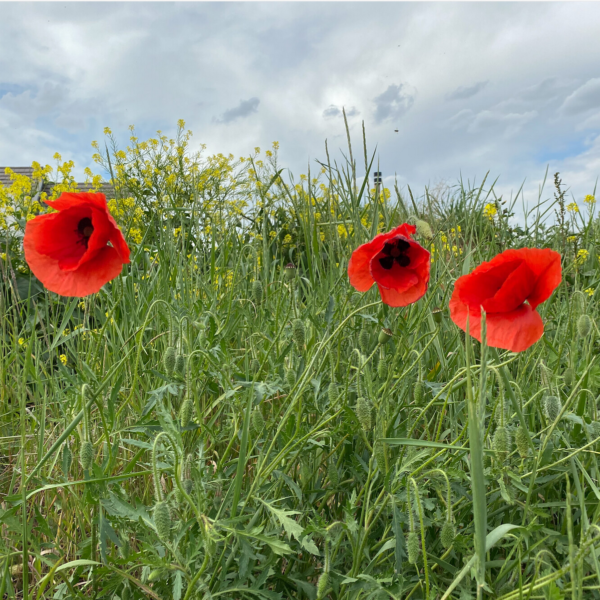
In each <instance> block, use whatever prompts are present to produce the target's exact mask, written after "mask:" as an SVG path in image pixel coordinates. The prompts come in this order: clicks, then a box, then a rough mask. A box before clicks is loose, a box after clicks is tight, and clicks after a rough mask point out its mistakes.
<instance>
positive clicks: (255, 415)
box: [250, 406, 265, 436]
mask: <svg viewBox="0 0 600 600" xmlns="http://www.w3.org/2000/svg"><path fill="white" fill-rule="evenodd" d="M250 416H251V417H252V423H251V424H252V432H253V433H254V435H256V436H259V435H260V434H261V433H263V431H264V429H265V420H264V418H263V414H262V412H261V410H260V408H259V407H258V406H257V407H256V408H255V409H254V410H253V411H252V414H251V415H250Z"/></svg>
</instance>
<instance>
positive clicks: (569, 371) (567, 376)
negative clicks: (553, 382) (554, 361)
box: [563, 367, 575, 387]
mask: <svg viewBox="0 0 600 600" xmlns="http://www.w3.org/2000/svg"><path fill="white" fill-rule="evenodd" d="M574 378H575V371H574V369H573V367H567V368H566V369H565V372H564V374H563V379H564V381H565V385H567V386H569V387H571V386H572V385H573V379H574Z"/></svg>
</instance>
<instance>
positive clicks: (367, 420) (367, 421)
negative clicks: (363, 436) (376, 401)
mask: <svg viewBox="0 0 600 600" xmlns="http://www.w3.org/2000/svg"><path fill="white" fill-rule="evenodd" d="M355 412H356V417H357V418H358V422H359V423H360V426H361V427H362V428H363V429H364V430H365V432H367V433H368V432H369V431H371V427H372V423H371V403H370V402H369V401H368V400H367V399H365V398H363V397H362V396H361V397H360V398H359V399H358V400H357V401H356V410H355Z"/></svg>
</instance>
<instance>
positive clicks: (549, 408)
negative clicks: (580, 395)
mask: <svg viewBox="0 0 600 600" xmlns="http://www.w3.org/2000/svg"><path fill="white" fill-rule="evenodd" d="M561 410H562V404H561V402H560V398H558V396H546V397H545V398H544V413H545V414H546V417H547V418H548V421H550V423H554V421H556V419H557V417H558V415H559V413H560V411H561Z"/></svg>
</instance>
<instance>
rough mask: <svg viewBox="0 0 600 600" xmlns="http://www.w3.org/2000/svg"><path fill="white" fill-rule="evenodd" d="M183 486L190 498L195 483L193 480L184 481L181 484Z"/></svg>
mask: <svg viewBox="0 0 600 600" xmlns="http://www.w3.org/2000/svg"><path fill="white" fill-rule="evenodd" d="M181 485H183V489H184V490H185V493H186V494H187V495H188V496H189V495H190V494H191V493H192V490H193V489H194V482H193V481H192V480H191V479H184V480H183V481H182V482H181Z"/></svg>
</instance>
